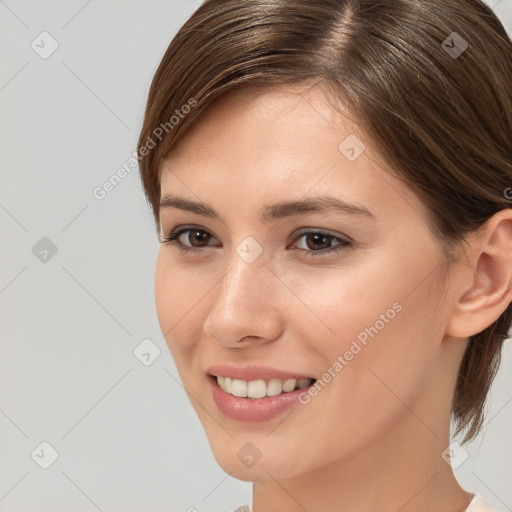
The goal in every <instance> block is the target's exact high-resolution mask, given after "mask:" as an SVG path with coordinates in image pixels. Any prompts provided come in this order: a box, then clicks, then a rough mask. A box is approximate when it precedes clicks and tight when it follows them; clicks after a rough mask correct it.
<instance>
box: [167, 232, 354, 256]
mask: <svg viewBox="0 0 512 512" xmlns="http://www.w3.org/2000/svg"><path fill="white" fill-rule="evenodd" d="M189 231H200V232H202V233H207V234H209V235H211V233H209V232H208V231H206V230H205V229H202V228H198V227H195V226H192V227H183V228H180V229H178V230H174V231H173V232H171V233H169V234H168V235H161V240H160V243H161V244H168V245H175V246H177V247H179V248H180V249H181V250H180V254H181V253H199V252H202V251H203V249H204V248H206V247H211V246H208V245H205V246H203V247H191V246H188V245H184V244H182V243H181V242H179V237H180V236H181V235H182V234H183V233H187V232H189ZM309 234H315V235H322V236H325V237H328V238H331V239H332V240H336V241H338V242H340V244H339V245H338V246H335V247H334V248H332V249H322V250H319V251H312V250H308V249H295V250H297V251H301V252H302V253H303V255H304V256H308V255H310V256H325V255H332V254H335V253H339V252H342V251H345V250H347V249H349V248H350V247H352V245H353V244H352V242H351V241H349V240H345V239H344V238H341V237H337V236H335V235H332V234H330V233H325V232H324V231H303V232H302V233H299V234H298V235H297V237H296V238H295V240H294V243H295V242H297V241H298V240H299V239H300V238H302V237H303V236H304V235H309ZM212 236H213V235H212Z"/></svg>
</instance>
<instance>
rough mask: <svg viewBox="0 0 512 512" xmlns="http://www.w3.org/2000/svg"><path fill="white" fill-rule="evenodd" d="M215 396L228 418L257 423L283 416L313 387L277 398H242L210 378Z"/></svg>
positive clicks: (218, 405)
mask: <svg viewBox="0 0 512 512" xmlns="http://www.w3.org/2000/svg"><path fill="white" fill-rule="evenodd" d="M208 380H209V382H210V387H211V390H212V394H213V399H214V400H215V403H216V404H217V407H218V408H219V409H220V411H221V412H222V413H223V414H225V415H226V416H227V417H228V418H231V419H233V420H237V421H245V422H257V421H268V420H270V419H272V418H275V417H276V416H279V415H280V414H282V413H283V412H284V411H285V410H287V409H288V408H290V407H291V406H293V405H295V404H297V403H298V401H299V396H300V394H301V393H304V392H307V391H308V389H309V388H310V387H311V386H312V385H313V384H311V385H310V386H306V387H305V388H302V389H296V390H294V391H290V392H288V393H281V394H280V395H277V396H265V397H263V398H240V397H238V396H234V395H231V394H230V393H226V392H225V391H224V390H223V389H222V388H221V387H220V386H219V384H218V383H217V379H216V378H215V377H212V376H210V377H209V378H208Z"/></svg>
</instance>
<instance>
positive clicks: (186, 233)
mask: <svg viewBox="0 0 512 512" xmlns="http://www.w3.org/2000/svg"><path fill="white" fill-rule="evenodd" d="M211 240H214V237H213V235H212V234H211V233H209V232H208V231H206V230H204V229H201V228H198V227H182V228H180V229H178V230H175V231H173V232H172V233H170V234H169V235H161V239H160V243H163V244H169V245H176V246H177V247H179V248H180V249H181V252H187V251H200V250H201V248H202V247H207V246H209V245H212V244H210V243H209V242H210V241H211ZM186 241H188V243H189V244H191V245H187V244H186V243H184V242H186ZM194 244H197V245H194Z"/></svg>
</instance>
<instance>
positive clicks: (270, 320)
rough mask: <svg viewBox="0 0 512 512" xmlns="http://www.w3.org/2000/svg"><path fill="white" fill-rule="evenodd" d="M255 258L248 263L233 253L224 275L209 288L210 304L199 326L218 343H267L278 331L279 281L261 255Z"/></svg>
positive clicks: (237, 344)
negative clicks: (214, 285) (211, 299)
mask: <svg viewBox="0 0 512 512" xmlns="http://www.w3.org/2000/svg"><path fill="white" fill-rule="evenodd" d="M258 260H259V258H258V259H257V260H256V261H253V262H252V263H248V262H246V261H244V260H243V259H242V258H241V257H240V256H238V254H236V253H235V254H234V257H233V258H231V260H230V266H229V268H228V270H227V271H226V273H225V274H224V277H223V278H222V279H221V280H220V282H219V283H218V284H217V285H216V287H215V288H214V289H213V290H212V291H211V292H210V293H211V294H212V295H213V302H212V308H211V310H210V313H209V314H208V316H207V317H206V320H205V323H204V326H203V329H204V332H205V334H206V335H208V336H210V337H211V338H213V339H215V340H217V342H218V343H220V344H221V345H224V346H226V347H233V348H242V347H245V346H247V345H248V344H254V343H258V344H260V343H267V342H270V341H272V340H275V339H277V338H278V337H279V336H280V334H281V332H282V327H283V324H282V316H281V315H282V312H281V309H280V308H279V307H278V304H279V303H281V305H282V304H283V302H282V301H281V302H280V301H279V293H280V290H279V284H280V282H279V280H278V279H277V278H276V276H275V275H274V274H273V273H272V271H271V270H270V269H269V268H268V267H267V266H266V264H265V261H264V260H263V258H262V257H261V260H260V261H258ZM281 286H282V284H281ZM281 293H282V290H281Z"/></svg>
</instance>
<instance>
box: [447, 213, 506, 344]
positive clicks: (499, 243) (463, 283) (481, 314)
mask: <svg viewBox="0 0 512 512" xmlns="http://www.w3.org/2000/svg"><path fill="white" fill-rule="evenodd" d="M469 243H470V248H469V251H468V252H467V254H466V256H467V259H466V261H464V260H461V264H462V265H464V270H463V271H462V272H461V274H460V279H457V280H456V281H457V287H458V289H457V291H456V295H455V299H456V303H455V304H454V307H453V311H452V314H451V316H450V319H449V322H448V324H447V327H446V335H448V336H451V337H454V338H467V337H469V336H473V335H474V334H478V333H479V332H482V331H483V330H484V329H486V328H487V327H489V326H490V325H491V324H492V323H494V322H495V321H496V320H497V319H498V318H499V317H500V315H501V314H502V313H503V312H504V311H505V309H506V308H507V306H508V304H509V303H510V302H511V300H512V209H506V210H501V211H499V212H498V213H496V214H495V215H494V216H492V217H491V218H490V219H488V220H487V221H486V222H485V224H484V225H483V226H482V227H481V229H480V236H475V237H473V238H472V239H471V241H470V242H469ZM466 265H467V266H466ZM454 284H455V283H454Z"/></svg>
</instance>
